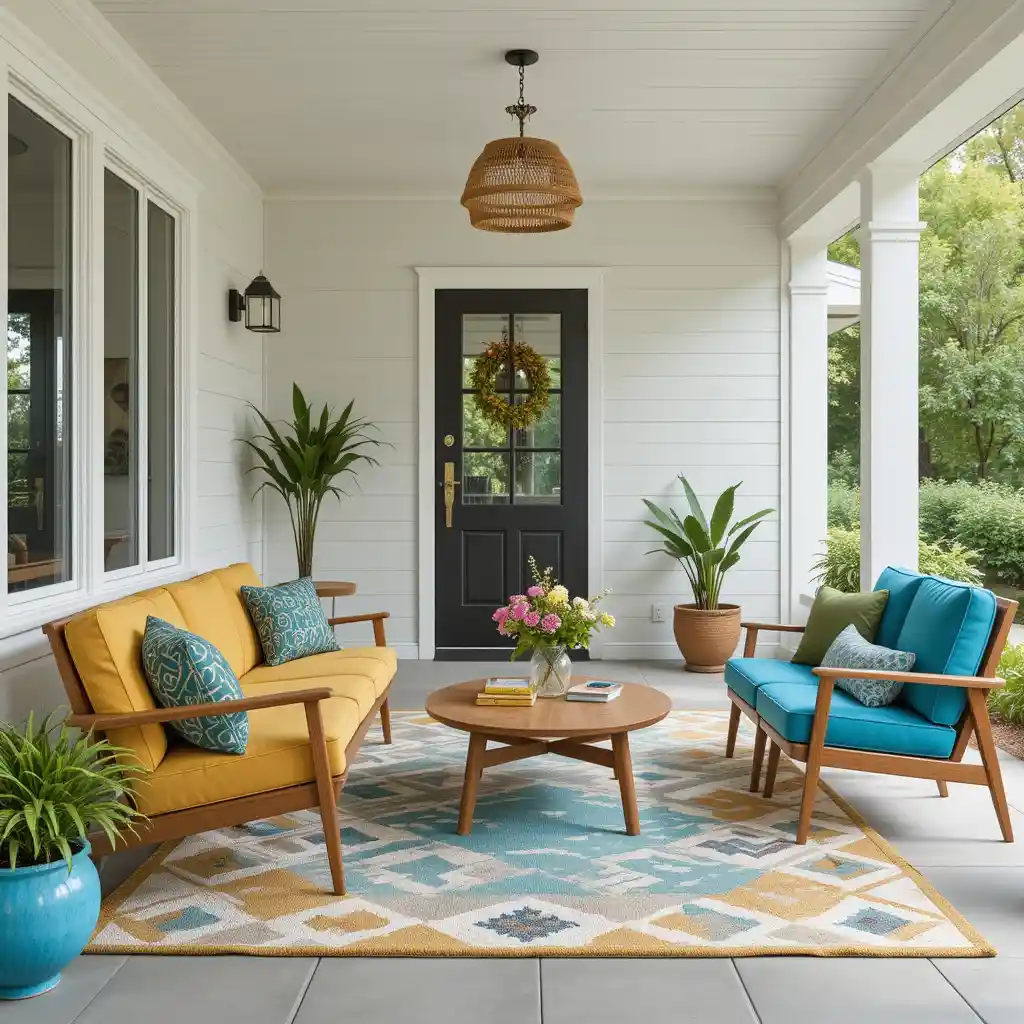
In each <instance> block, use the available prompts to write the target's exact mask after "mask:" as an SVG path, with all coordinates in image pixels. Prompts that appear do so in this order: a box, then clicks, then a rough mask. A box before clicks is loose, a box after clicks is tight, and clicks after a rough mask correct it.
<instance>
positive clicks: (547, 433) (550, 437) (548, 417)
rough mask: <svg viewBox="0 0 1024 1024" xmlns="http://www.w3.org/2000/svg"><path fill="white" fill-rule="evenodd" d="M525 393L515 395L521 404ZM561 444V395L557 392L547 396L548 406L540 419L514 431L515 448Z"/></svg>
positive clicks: (518, 403) (550, 446)
mask: <svg viewBox="0 0 1024 1024" xmlns="http://www.w3.org/2000/svg"><path fill="white" fill-rule="evenodd" d="M525 397H526V396H525V395H516V404H517V405H521V404H522V402H523V399H524V398H525ZM561 446H562V396H561V395H560V394H558V393H557V392H556V393H555V394H552V395H549V396H548V407H547V408H546V409H545V410H544V412H543V414H542V415H541V417H540V419H539V420H537V421H536V422H535V423H531V424H530V426H528V427H524V428H523V429H522V430H517V431H516V447H517V448H560V447H561Z"/></svg>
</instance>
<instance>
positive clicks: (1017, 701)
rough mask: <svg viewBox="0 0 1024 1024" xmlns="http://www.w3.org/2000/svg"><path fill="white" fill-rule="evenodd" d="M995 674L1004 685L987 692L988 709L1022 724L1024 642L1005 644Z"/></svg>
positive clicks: (1004, 719)
mask: <svg viewBox="0 0 1024 1024" xmlns="http://www.w3.org/2000/svg"><path fill="white" fill-rule="evenodd" d="M996 674H997V675H998V676H1000V677H1001V678H1002V679H1005V680H1006V685H1005V686H1004V687H1001V688H1000V689H998V690H992V691H991V692H990V693H989V695H988V706H989V709H990V710H991V711H993V712H995V714H997V715H998V716H999V717H1000V718H1001V719H1003V721H1005V722H1012V723H1013V724H1014V725H1024V644H1007V646H1006V650H1004V651H1003V656H1002V657H1001V658H1000V659H999V668H998V669H997V670H996Z"/></svg>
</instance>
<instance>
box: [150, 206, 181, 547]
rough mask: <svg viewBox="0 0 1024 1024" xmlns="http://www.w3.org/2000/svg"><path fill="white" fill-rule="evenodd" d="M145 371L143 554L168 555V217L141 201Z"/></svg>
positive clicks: (171, 363)
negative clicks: (144, 255) (144, 240)
mask: <svg viewBox="0 0 1024 1024" xmlns="http://www.w3.org/2000/svg"><path fill="white" fill-rule="evenodd" d="M147 205H148V207H149V209H148V211H147V213H148V217H147V227H148V246H147V248H148V253H147V255H148V261H147V282H148V291H147V301H148V304H149V310H148V312H149V315H148V317H147V326H148V329H149V338H148V340H147V364H148V367H147V376H148V377H149V387H148V392H147V394H148V398H149V409H148V417H147V418H148V426H149V504H148V525H149V560H150V561H156V560H157V559H160V558H169V557H171V556H172V555H174V554H175V553H176V552H175V547H174V518H175V509H174V475H175V458H174V452H175V422H174V419H175V400H174V388H175V380H174V376H175V374H174V367H175V353H174V349H175V337H174V320H175V317H174V291H175V280H174V275H175V259H174V254H175V241H174V229H175V225H174V218H173V217H172V216H171V215H170V214H169V213H166V212H165V211H164V210H162V209H161V208H160V207H159V206H157V205H156V204H155V203H148V204H147Z"/></svg>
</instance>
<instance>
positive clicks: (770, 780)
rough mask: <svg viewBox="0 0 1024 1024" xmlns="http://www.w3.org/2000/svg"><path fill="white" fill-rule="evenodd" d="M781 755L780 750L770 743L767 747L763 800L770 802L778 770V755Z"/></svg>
mask: <svg viewBox="0 0 1024 1024" xmlns="http://www.w3.org/2000/svg"><path fill="white" fill-rule="evenodd" d="M781 753H782V748H781V747H778V746H776V745H775V743H772V744H771V745H770V746H769V747H768V769H767V771H766V772H765V776H764V798H765V799H766V800H770V799H771V796H772V793H774V792H775V775H776V773H777V772H778V770H779V755H780V754H781Z"/></svg>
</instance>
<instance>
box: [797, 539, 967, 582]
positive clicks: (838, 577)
mask: <svg viewBox="0 0 1024 1024" xmlns="http://www.w3.org/2000/svg"><path fill="white" fill-rule="evenodd" d="M978 557H979V556H978V554H977V552H975V551H970V550H968V549H967V548H965V547H963V545H961V544H958V543H956V542H953V543H951V544H949V545H947V546H945V547H944V546H943V545H941V544H930V543H929V542H928V541H926V540H925V539H924V538H923V537H922V538H921V539H920V540H919V541H918V565H919V568H920V570H921V572H926V573H930V574H931V575H934V576H945V577H946V579H949V580H958V581H960V582H961V583H973V584H974V585H976V586H977V585H980V584H981V583H982V581H983V577H982V574H981V570H980V569H979V568H978V567H977V562H978ZM814 571H815V577H814V578H815V579H816V580H817V581H818V582H819V583H821V584H822V585H824V586H827V587H834V588H835V589H836V590H842V591H843V592H844V593H847V594H855V593H857V592H858V591H859V590H860V530H841V529H833V530H829V531H828V539H827V541H826V551H825V554H823V555H822V556H821V558H820V559H819V560H818V561H817V562H816V563H815V565H814Z"/></svg>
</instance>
